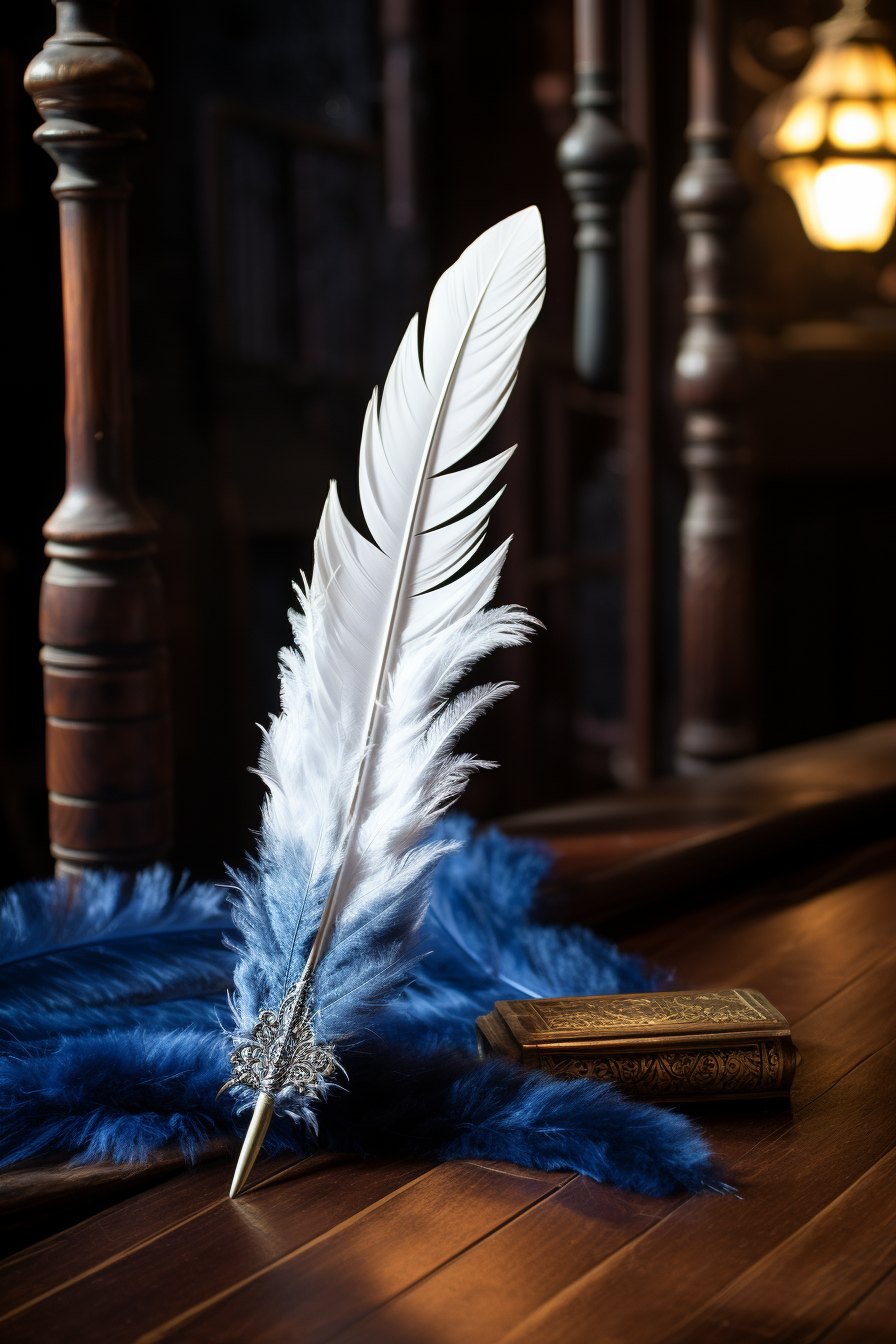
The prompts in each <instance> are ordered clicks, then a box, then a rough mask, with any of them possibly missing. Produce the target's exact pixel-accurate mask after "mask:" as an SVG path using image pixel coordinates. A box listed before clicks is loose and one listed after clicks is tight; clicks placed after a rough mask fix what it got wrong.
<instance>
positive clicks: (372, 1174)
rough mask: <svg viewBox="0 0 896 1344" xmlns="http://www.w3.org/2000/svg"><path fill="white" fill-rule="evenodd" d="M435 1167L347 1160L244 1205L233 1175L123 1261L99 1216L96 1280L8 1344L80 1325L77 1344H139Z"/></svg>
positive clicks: (57, 1300) (17, 1318)
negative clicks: (143, 1335)
mask: <svg viewBox="0 0 896 1344" xmlns="http://www.w3.org/2000/svg"><path fill="white" fill-rule="evenodd" d="M429 1165H430V1164H427V1163H423V1162H411V1161H401V1162H383V1161H374V1160H370V1161H360V1160H359V1159H356V1158H350V1157H344V1158H342V1159H341V1160H340V1164H339V1172H338V1178H337V1177H336V1173H335V1171H334V1166H335V1164H334V1163H330V1162H328V1163H322V1164H316V1163H310V1164H308V1167H307V1169H306V1168H303V1166H298V1167H294V1168H292V1169H287V1170H285V1171H283V1172H281V1173H280V1174H279V1176H274V1177H272V1178H270V1179H269V1180H268V1181H266V1183H265V1185H264V1187H263V1188H262V1189H259V1188H258V1187H253V1189H252V1190H251V1191H249V1192H247V1193H246V1194H244V1195H243V1196H241V1198H240V1199H237V1200H232V1199H229V1198H228V1195H227V1192H228V1188H229V1184H228V1183H229V1175H230V1173H229V1172H227V1173H225V1172H221V1173H220V1180H221V1187H220V1191H221V1194H220V1197H219V1198H215V1199H214V1200H213V1201H212V1202H211V1203H209V1204H207V1205H205V1206H204V1207H203V1206H199V1207H198V1208H195V1209H194V1210H193V1211H192V1212H191V1213H188V1214H187V1215H186V1216H185V1217H183V1218H182V1220H181V1221H179V1222H176V1223H171V1224H168V1225H166V1226H165V1227H163V1228H162V1229H161V1230H160V1231H159V1232H158V1233H157V1234H156V1235H155V1236H153V1237H152V1238H147V1237H145V1236H144V1237H142V1238H141V1240H140V1241H139V1242H138V1243H137V1244H136V1245H134V1246H132V1248H131V1249H130V1251H129V1252H126V1253H124V1254H121V1255H119V1254H116V1250H117V1247H116V1245H115V1243H114V1242H110V1241H109V1240H108V1238H107V1236H106V1223H107V1220H108V1219H109V1218H110V1217H111V1216H112V1215H111V1214H107V1215H100V1217H99V1218H98V1219H96V1220H95V1221H94V1222H93V1223H91V1225H90V1228H89V1229H84V1231H85V1233H87V1232H88V1231H89V1237H90V1250H91V1251H92V1253H93V1254H94V1255H95V1256H96V1265H95V1268H94V1270H93V1272H90V1273H87V1274H82V1275H81V1277H79V1278H77V1279H73V1280H72V1281H70V1282H68V1283H65V1284H61V1285H59V1286H58V1288H57V1290H56V1291H54V1292H52V1293H50V1294H49V1295H45V1296H43V1297H41V1298H37V1297H35V1298H34V1299H33V1300H32V1301H31V1303H26V1304H25V1306H24V1307H23V1308H22V1309H21V1310H20V1311H18V1312H17V1313H16V1314H15V1315H14V1316H12V1317H11V1318H10V1319H8V1320H6V1321H5V1322H4V1327H3V1328H4V1340H7V1341H10V1344H12V1341H15V1342H16V1344H25V1341H52V1340H57V1339H58V1340H63V1339H64V1340H68V1339H69V1338H70V1337H71V1330H70V1323H71V1322H72V1321H77V1322H78V1341H79V1344H82V1342H83V1344H90V1342H91V1341H97V1342H98V1344H99V1342H100V1341H101V1342H102V1344H115V1342H116V1341H119V1340H120V1341H124V1340H132V1339H134V1337H135V1335H136V1334H138V1333H140V1332H141V1331H144V1330H148V1329H153V1328H155V1327H156V1326H157V1325H159V1324H160V1323H161V1322H163V1321H164V1320H166V1319H167V1318H168V1317H170V1316H172V1315H174V1314H177V1313H178V1312H180V1311H185V1310H188V1309H189V1308H190V1307H191V1306H192V1305H193V1304H194V1303H196V1302H197V1301H202V1300H203V1299H204V1298H206V1297H209V1296H212V1295H214V1294H215V1293H218V1292H220V1291H221V1290H222V1288H227V1287H228V1286H229V1285H230V1283H231V1282H232V1281H233V1279H234V1278H235V1277H244V1276H246V1275H251V1274H253V1273H257V1272H259V1271H260V1270H262V1269H263V1268H264V1267H266V1266H268V1265H270V1264H271V1263H272V1262H275V1261H277V1260H278V1259H280V1258H281V1257H283V1256H284V1255H288V1254H289V1253H290V1252H291V1251H294V1250H295V1248H296V1247H297V1246H301V1245H302V1244H304V1243H306V1242H308V1241H311V1240H313V1239H314V1238H317V1237H320V1236H322V1235H323V1234H324V1233H326V1232H328V1231H329V1230H330V1229H331V1228H333V1227H335V1226H337V1225H338V1224H340V1223H342V1222H344V1221H345V1220H346V1219H350V1218H353V1217H354V1216H356V1215H357V1214H358V1213H359V1212H360V1211H362V1210H364V1209H365V1208H367V1206H368V1205H370V1204H374V1203H376V1202H377V1201H378V1200H381V1199H385V1198H387V1197H388V1196H390V1195H392V1194H394V1193H395V1191H396V1190H400V1189H403V1188H405V1187H407V1186H408V1185H409V1184H413V1182H415V1181H417V1180H419V1178H420V1177H421V1176H422V1175H424V1174H425V1172H426V1171H427V1170H428V1169H429ZM170 1189H171V1187H169V1191H170ZM160 1193H164V1191H161V1192H160ZM114 1212H115V1213H118V1212H119V1210H115V1211H114ZM121 1212H124V1210H121ZM48 1249H49V1248H48ZM49 1253H50V1254H52V1251H51V1250H49ZM82 1253H83V1252H82Z"/></svg>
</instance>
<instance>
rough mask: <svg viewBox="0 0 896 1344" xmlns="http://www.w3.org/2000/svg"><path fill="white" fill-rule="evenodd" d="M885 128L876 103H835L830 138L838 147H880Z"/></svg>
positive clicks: (829, 128)
mask: <svg viewBox="0 0 896 1344" xmlns="http://www.w3.org/2000/svg"><path fill="white" fill-rule="evenodd" d="M883 138H884V128H883V121H882V119H881V115H880V113H879V112H878V110H877V108H876V107H875V105H874V103H858V102H853V103H848V102H845V103H834V105H833V107H832V108H831V118H830V121H829V122H828V139H829V140H830V142H831V144H832V145H835V146H836V147H837V149H878V148H879V146H880V145H881V144H882V143H883Z"/></svg>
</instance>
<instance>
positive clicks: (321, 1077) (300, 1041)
mask: <svg viewBox="0 0 896 1344" xmlns="http://www.w3.org/2000/svg"><path fill="white" fill-rule="evenodd" d="M310 997H311V995H310V982H309V981H308V980H307V979H303V980H297V981H296V982H295V984H294V985H292V986H291V987H290V988H289V989H288V990H287V992H286V995H285V996H284V999H283V1002H282V1003H281V1004H280V1008H279V1010H278V1011H277V1012H273V1011H272V1010H271V1009H270V1008H263V1009H262V1010H261V1012H260V1013H259V1014H258V1021H257V1022H256V1024H255V1026H254V1027H253V1028H252V1034H251V1036H235V1037H234V1041H235V1049H234V1051H233V1053H232V1054H231V1056H230V1066H231V1069H232V1074H233V1076H232V1077H231V1078H229V1079H228V1081H227V1082H226V1083H225V1084H224V1086H223V1087H222V1088H221V1092H226V1091H227V1090H228V1088H231V1087H246V1088H249V1089H251V1091H253V1092H255V1093H262V1092H263V1093H266V1094H267V1095H268V1096H269V1097H272V1098H274V1099H275V1100H277V1101H279V1102H285V1103H286V1104H287V1109H288V1105H289V1102H298V1103H299V1104H300V1106H301V1107H302V1108H303V1109H304V1108H305V1107H307V1106H308V1104H309V1103H312V1102H315V1101H321V1100H323V1098H324V1097H325V1096H326V1093H327V1089H328V1088H329V1086H330V1085H331V1084H332V1082H333V1080H334V1079H335V1076H336V1073H337V1072H342V1073H344V1072H345V1070H344V1069H343V1068H342V1065H341V1064H340V1063H339V1061H338V1059H337V1058H336V1054H335V1051H334V1050H333V1047H332V1046H330V1045H327V1044H325V1043H324V1042H322V1041H318V1040H317V1038H316V1037H315V1035H314V1029H313V1027H312V1025H311V1023H312V1017H313V1013H312V1010H311V1006H310ZM221 1092H219V1093H218V1095H219V1096H220V1095H221Z"/></svg>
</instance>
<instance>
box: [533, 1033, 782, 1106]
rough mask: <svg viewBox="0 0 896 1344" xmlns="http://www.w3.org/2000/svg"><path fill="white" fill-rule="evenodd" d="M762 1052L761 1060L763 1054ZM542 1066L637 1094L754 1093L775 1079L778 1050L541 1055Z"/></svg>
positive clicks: (758, 1047) (737, 1048)
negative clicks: (587, 1055)
mask: <svg viewBox="0 0 896 1344" xmlns="http://www.w3.org/2000/svg"><path fill="white" fill-rule="evenodd" d="M763 1056H765V1058H763ZM542 1067H543V1068H544V1069H546V1070H547V1072H549V1073H551V1074H553V1075H554V1076H555V1077H559V1078H592V1079H594V1080H595V1081H597V1082H606V1083H616V1084H617V1086H618V1087H619V1088H620V1089H621V1090H622V1091H624V1092H629V1093H633V1094H635V1095H637V1096H650V1097H662V1096H664V1095H672V1094H676V1095H677V1094H681V1093H694V1094H695V1095H697V1094H700V1093H707V1092H710V1093H711V1092H722V1093H724V1092H758V1091H764V1090H766V1089H769V1088H773V1087H775V1086H776V1085H777V1082H778V1050H777V1048H776V1047H775V1046H763V1045H762V1044H761V1043H756V1044H749V1045H737V1046H727V1047H721V1048H714V1049H705V1048H704V1049H700V1050H676V1051H652V1052H644V1053H641V1052H638V1053H635V1052H633V1053H631V1054H616V1055H596V1056H592V1057H590V1058H584V1057H582V1056H574V1055H545V1056H543V1058H542Z"/></svg>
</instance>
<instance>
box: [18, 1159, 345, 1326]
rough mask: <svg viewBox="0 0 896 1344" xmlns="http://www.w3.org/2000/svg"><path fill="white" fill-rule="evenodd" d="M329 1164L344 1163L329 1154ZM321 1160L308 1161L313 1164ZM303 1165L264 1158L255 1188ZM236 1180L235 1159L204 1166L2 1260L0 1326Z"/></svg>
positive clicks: (219, 1196) (211, 1200) (214, 1198)
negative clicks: (29, 1304)
mask: <svg viewBox="0 0 896 1344" xmlns="http://www.w3.org/2000/svg"><path fill="white" fill-rule="evenodd" d="M324 1160H325V1161H326V1162H327V1163H333V1162H335V1161H338V1160H340V1159H339V1158H337V1157H336V1156H335V1155H330V1154H327V1155H326V1156H325V1159H324ZM320 1161H321V1159H318V1158H310V1159H307V1162H308V1163H311V1164H314V1165H319V1164H320ZM300 1165H305V1163H304V1162H300V1161H297V1159H296V1158H295V1156H294V1155H292V1154H280V1155H279V1156H277V1157H266V1158H262V1159H261V1160H260V1161H259V1162H258V1163H257V1164H256V1167H255V1172H254V1173H253V1174H254V1175H255V1176H257V1179H256V1180H255V1181H254V1182H253V1188H254V1186H259V1185H261V1184H263V1183H264V1182H266V1181H268V1180H270V1179H271V1178H272V1177H273V1176H276V1175H278V1174H279V1173H281V1172H282V1171H285V1170H288V1169H289V1168H295V1167H298V1166H300ZM232 1176H233V1158H232V1157H227V1158H225V1159H223V1160H217V1161H214V1162H207V1163H204V1164H203V1165H202V1166H199V1167H194V1168H192V1169H191V1170H190V1171H185V1172H182V1173H181V1174H180V1175H178V1176H175V1177H173V1178H172V1179H171V1180H169V1181H167V1182H166V1183H165V1184H164V1186H155V1187H153V1189H151V1190H147V1191H145V1192H144V1193H142V1194H139V1195H135V1196H132V1197H131V1198H130V1199H128V1200H127V1201H126V1202H125V1203H122V1204H117V1205H116V1206H115V1207H114V1208H112V1209H107V1210H104V1211H102V1212H101V1213H97V1214H94V1215H93V1217H92V1218H88V1219H85V1220H84V1221H83V1222H80V1223H77V1224H76V1225H75V1226H73V1227H68V1228H66V1229H65V1230H64V1231H62V1232H58V1233H57V1234H56V1235H55V1236H53V1237H48V1238H47V1239H46V1240H44V1241H42V1242H40V1243H39V1244H38V1245H36V1246H30V1247H29V1248H28V1249H27V1250H24V1251H20V1252H19V1254H18V1255H13V1256H10V1257H9V1259H7V1260H3V1261H0V1323H2V1322H3V1321H4V1320H5V1319H6V1314H7V1313H9V1312H11V1311H14V1310H16V1309H18V1308H19V1307H21V1306H22V1305H23V1304H24V1303H27V1302H29V1301H34V1300H36V1299H38V1298H40V1297H43V1296H45V1295H46V1294H48V1293H52V1292H55V1291H56V1290H57V1289H59V1288H60V1287H62V1286H63V1285H65V1284H67V1283H73V1282H75V1281H76V1280H78V1279H80V1278H82V1277H84V1276H85V1275H88V1274H92V1273H95V1272H96V1269H97V1268H98V1267H99V1266H100V1265H101V1264H103V1263H105V1261H106V1260H108V1259H109V1258H110V1257H113V1258H118V1257H121V1256H125V1255H127V1254H129V1253H130V1252H131V1251H133V1250H136V1248H137V1247H138V1246H142V1245H145V1244H146V1243H147V1242H149V1241H152V1240H154V1239H155V1238H156V1237H158V1236H160V1235H161V1234H162V1233H163V1232H165V1231H166V1230H167V1229H169V1228H171V1227H174V1226H176V1225H177V1224H179V1223H182V1222H184V1221H185V1220H187V1219H189V1218H193V1217H195V1216H196V1215H197V1214H198V1213H201V1212H203V1211H204V1210H205V1209H207V1208H211V1207H212V1206H213V1205H215V1204H219V1203H221V1201H222V1200H224V1199H226V1198H227V1197H228V1190H229V1183H230V1181H231V1179H232Z"/></svg>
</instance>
